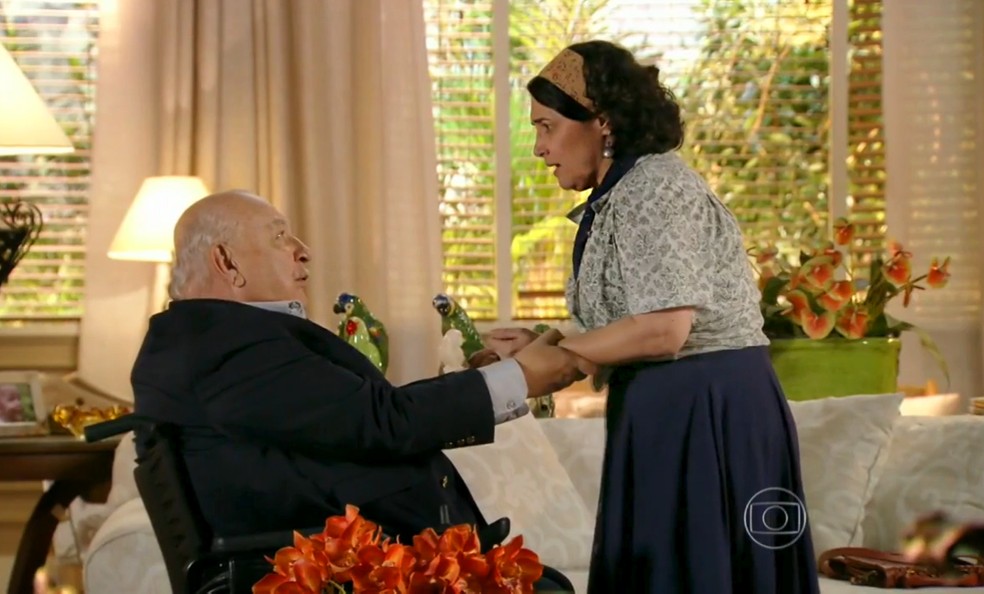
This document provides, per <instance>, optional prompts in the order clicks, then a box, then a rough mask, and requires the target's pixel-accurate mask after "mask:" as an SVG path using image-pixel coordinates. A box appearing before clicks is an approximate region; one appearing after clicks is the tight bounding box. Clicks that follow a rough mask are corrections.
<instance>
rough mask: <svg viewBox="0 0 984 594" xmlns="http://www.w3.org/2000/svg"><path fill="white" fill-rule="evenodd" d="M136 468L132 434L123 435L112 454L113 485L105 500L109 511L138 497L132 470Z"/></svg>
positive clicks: (135, 450)
mask: <svg viewBox="0 0 984 594" xmlns="http://www.w3.org/2000/svg"><path fill="white" fill-rule="evenodd" d="M136 467H137V446H136V444H135V443H134V442H133V432H132V431H130V432H129V433H126V434H125V435H123V437H122V439H120V443H119V445H117V446H116V452H115V453H114V454H113V485H112V487H111V488H110V490H109V496H108V497H107V498H106V505H108V506H109V509H110V511H112V510H114V509H116V508H117V507H119V506H121V505H123V504H124V503H126V502H127V501H130V500H131V499H137V498H139V497H140V492H139V491H138V490H137V480H136V479H135V478H134V477H133V470H134V469H135V468H136Z"/></svg>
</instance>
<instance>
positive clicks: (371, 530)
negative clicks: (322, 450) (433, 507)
mask: <svg viewBox="0 0 984 594" xmlns="http://www.w3.org/2000/svg"><path fill="white" fill-rule="evenodd" d="M267 561H269V562H270V563H271V564H273V571H272V572H271V573H269V574H267V575H266V576H264V577H263V579H261V580H260V581H259V582H257V583H256V584H255V585H254V586H253V593H254V594H334V593H339V594H341V593H344V592H348V591H351V592H352V593H353V594H425V593H426V594H528V593H532V592H533V584H534V582H536V581H537V580H539V579H540V577H541V576H542V575H543V565H542V564H541V563H540V560H539V558H538V557H537V555H536V553H533V552H532V551H530V550H528V549H525V548H523V537H522V536H517V537H516V538H514V539H512V540H511V541H509V542H508V543H507V544H505V545H502V546H497V547H495V548H493V549H492V550H491V551H489V552H488V553H484V554H483V553H482V552H481V548H480V543H479V539H478V535H477V534H476V533H475V531H474V530H473V528H472V527H471V526H468V525H465V524H462V525H458V526H452V527H451V528H448V529H447V530H446V531H445V532H444V533H443V534H441V535H440V536H438V535H437V533H436V532H435V531H434V530H432V529H429V528H428V529H427V530H424V531H423V532H421V533H420V534H419V535H417V536H415V537H413V544H412V545H405V544H400V543H399V542H393V541H390V540H389V539H384V538H383V537H382V530H381V529H380V528H379V526H377V525H376V524H374V523H373V522H370V521H369V520H366V519H365V518H363V517H362V516H361V515H359V510H358V508H357V507H355V506H351V505H349V506H346V508H345V515H344V516H333V517H331V518H328V520H327V521H326V522H325V529H324V531H322V532H321V533H319V534H315V535H313V536H311V537H310V538H306V537H304V536H302V535H301V534H299V533H296V532H295V533H294V546H292V547H284V548H282V549H280V550H279V551H277V553H276V555H275V556H274V558H273V559H270V558H269V557H267ZM346 584H351V587H352V589H351V590H346V589H345V585H346Z"/></svg>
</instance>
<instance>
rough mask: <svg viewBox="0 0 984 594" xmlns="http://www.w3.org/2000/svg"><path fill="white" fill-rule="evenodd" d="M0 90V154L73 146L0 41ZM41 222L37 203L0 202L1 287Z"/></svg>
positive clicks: (55, 150)
mask: <svg viewBox="0 0 984 594" xmlns="http://www.w3.org/2000/svg"><path fill="white" fill-rule="evenodd" d="M0 89H2V91H0V156H10V155H54V154H62V153H71V152H72V151H74V150H75V147H74V146H72V143H71V141H70V140H69V139H68V137H67V136H65V132H64V131H62V129H61V126H59V125H58V122H56V121H55V118H54V117H52V115H51V112H50V111H48V108H47V106H46V105H45V104H44V100H43V99H41V96H40V95H38V93H37V91H36V90H35V89H34V87H33V86H32V85H31V82H30V81H29V80H28V79H27V77H26V76H25V75H24V73H23V72H22V71H21V69H20V68H19V67H18V66H17V63H16V62H14V58H13V56H11V55H10V53H9V52H8V51H7V50H6V49H5V48H4V47H3V46H2V45H0ZM0 167H2V164H0ZM42 225H43V220H42V216H41V211H40V209H38V207H37V206H36V205H35V204H32V203H30V202H25V201H20V200H11V199H3V200H0V286H2V285H3V284H4V283H6V282H7V279H8V277H9V276H10V273H11V272H12V271H13V270H14V268H15V267H16V266H17V264H18V263H19V262H20V261H21V259H22V258H23V257H24V255H25V254H26V253H27V251H28V250H29V249H30V248H31V246H32V245H34V242H35V241H37V239H38V236H39V235H40V234H41V228H42Z"/></svg>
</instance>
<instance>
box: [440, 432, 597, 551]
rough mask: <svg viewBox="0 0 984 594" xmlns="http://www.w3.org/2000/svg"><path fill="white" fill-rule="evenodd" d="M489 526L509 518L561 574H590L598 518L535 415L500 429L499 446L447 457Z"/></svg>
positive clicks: (463, 450) (455, 451)
mask: <svg viewBox="0 0 984 594" xmlns="http://www.w3.org/2000/svg"><path fill="white" fill-rule="evenodd" d="M445 453H446V454H447V455H448V457H449V458H450V459H451V461H452V462H453V463H454V465H455V467H456V468H457V469H458V472H460V473H461V475H462V477H463V478H464V480H465V483H466V484H467V485H468V488H469V490H470V491H471V493H472V496H473V497H474V498H475V501H476V503H477V504H478V507H479V509H481V511H482V514H483V515H484V516H485V518H486V519H487V520H489V521H492V520H495V519H498V518H501V517H503V516H508V517H509V519H510V521H511V524H512V530H511V532H510V537H513V536H517V535H520V534H521V535H523V542H524V546H526V547H527V548H529V549H531V550H533V551H534V552H536V553H537V554H538V555H539V556H540V560H541V561H542V562H543V563H545V564H547V565H550V566H552V567H556V568H558V569H587V568H588V565H589V561H590V554H591V541H592V537H593V534H594V514H593V513H589V512H588V509H587V508H586V507H585V505H584V502H583V501H582V499H581V496H580V495H579V494H578V492H577V489H575V488H574V484H573V483H572V482H571V479H570V478H569V477H568V475H567V472H566V471H565V470H564V467H563V466H562V465H561V464H560V462H559V461H558V459H557V455H556V453H554V450H553V448H552V447H551V444H550V442H549V441H548V439H547V437H546V435H545V434H544V432H543V429H542V428H541V427H540V424H539V421H537V419H536V418H534V417H533V415H530V414H527V415H524V416H523V417H521V418H519V419H516V420H515V421H511V422H508V423H504V424H502V425H499V426H497V427H496V431H495V442H494V443H491V444H486V445H481V446H474V447H467V448H458V449H452V450H447V451H446V452H445Z"/></svg>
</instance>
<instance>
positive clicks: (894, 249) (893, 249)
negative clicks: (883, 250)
mask: <svg viewBox="0 0 984 594" xmlns="http://www.w3.org/2000/svg"><path fill="white" fill-rule="evenodd" d="M888 254H889V256H891V257H892V258H894V257H896V256H902V257H903V258H911V257H912V252H907V251H906V250H905V248H904V247H902V244H901V243H899V242H897V241H894V240H893V241H890V242H888Z"/></svg>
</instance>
